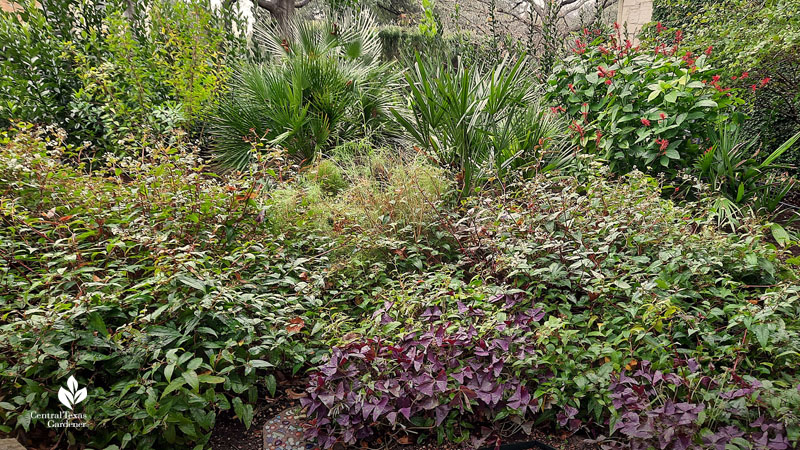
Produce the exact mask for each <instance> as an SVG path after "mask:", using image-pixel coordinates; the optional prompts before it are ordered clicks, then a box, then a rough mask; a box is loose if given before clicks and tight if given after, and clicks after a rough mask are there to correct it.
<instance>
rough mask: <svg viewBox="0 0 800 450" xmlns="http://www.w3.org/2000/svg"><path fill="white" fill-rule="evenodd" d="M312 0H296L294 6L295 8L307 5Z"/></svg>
mask: <svg viewBox="0 0 800 450" xmlns="http://www.w3.org/2000/svg"><path fill="white" fill-rule="evenodd" d="M310 1H311V0H298V1H296V2H294V7H295V8H302V7H303V6H306V5H307V4H308V2H310Z"/></svg>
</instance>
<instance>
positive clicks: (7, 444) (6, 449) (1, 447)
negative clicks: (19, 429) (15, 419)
mask: <svg viewBox="0 0 800 450" xmlns="http://www.w3.org/2000/svg"><path fill="white" fill-rule="evenodd" d="M0 450H25V447H23V446H22V444H20V443H19V442H18V441H17V440H16V439H0Z"/></svg>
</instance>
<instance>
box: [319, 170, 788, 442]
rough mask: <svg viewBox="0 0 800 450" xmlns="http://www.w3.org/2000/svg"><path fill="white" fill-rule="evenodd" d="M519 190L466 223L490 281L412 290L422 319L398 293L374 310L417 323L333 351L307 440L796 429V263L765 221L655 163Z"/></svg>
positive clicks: (742, 435) (737, 436)
mask: <svg viewBox="0 0 800 450" xmlns="http://www.w3.org/2000/svg"><path fill="white" fill-rule="evenodd" d="M518 188H519V189H515V190H513V193H512V194H508V196H502V195H489V194H487V195H486V196H485V197H484V198H480V199H475V202H474V204H472V205H471V206H472V208H471V209H470V211H469V213H468V214H467V216H466V218H465V223H464V224H463V226H462V227H461V228H460V231H459V236H460V238H461V239H463V240H464V241H465V242H470V243H471V245H472V247H471V250H470V252H469V253H468V255H469V256H467V257H466V259H465V260H463V261H462V263H463V264H464V265H465V266H468V267H471V268H472V271H473V273H479V274H480V277H481V278H480V281H478V279H476V278H472V279H471V283H467V282H466V281H467V280H464V281H463V282H462V284H460V285H456V286H459V287H460V289H456V290H455V292H451V293H450V295H446V296H444V297H440V298H437V299H435V300H433V301H430V300H428V299H412V300H410V302H412V303H411V304H412V305H414V307H413V309H412V310H414V311H416V312H417V314H416V315H415V317H409V308H410V305H409V300H405V301H402V302H401V301H398V302H396V303H394V302H387V304H386V305H384V307H383V308H381V309H379V310H378V311H377V312H376V314H375V316H374V319H373V320H375V321H377V322H379V323H382V324H397V325H396V329H401V328H403V329H404V333H400V334H398V335H397V336H396V337H389V336H385V335H382V334H381V335H372V336H365V337H364V338H362V339H359V340H356V341H354V342H350V343H348V344H346V345H344V346H341V347H337V348H334V350H333V352H332V354H331V356H330V359H329V360H328V362H327V363H325V364H322V365H321V366H320V368H319V372H318V373H316V374H312V375H311V376H310V380H311V385H310V387H309V389H308V392H309V394H310V396H309V397H308V399H306V400H304V404H306V405H308V407H309V411H310V412H311V413H312V418H313V422H312V424H313V427H312V428H311V430H310V434H309V436H311V437H314V438H316V439H319V441H320V442H322V443H324V444H326V446H329V445H331V444H332V443H334V442H337V441H338V440H341V441H343V442H345V443H355V442H357V440H358V439H362V438H365V437H368V436H371V435H374V434H375V433H377V432H378V431H379V430H385V429H389V428H392V429H395V430H397V429H401V430H402V429H406V430H408V432H410V433H413V434H415V435H417V436H419V437H420V438H424V437H427V436H428V435H432V436H436V437H437V438H438V439H439V442H443V441H445V440H454V441H456V442H459V441H465V440H467V439H469V438H471V439H472V440H471V441H470V442H471V444H470V447H474V446H476V445H478V444H479V443H480V442H485V441H486V439H491V441H494V440H495V439H498V437H499V436H501V435H502V434H503V432H504V431H505V432H508V431H509V429H508V428H507V425H508V424H509V423H511V424H516V427H517V428H516V429H518V430H519V429H522V430H529V429H530V427H531V426H532V425H533V421H534V420H537V419H538V420H542V419H543V418H547V419H549V420H550V421H551V423H557V424H559V425H560V426H562V427H564V428H566V429H572V430H577V429H579V428H584V429H589V430H594V432H596V433H597V434H596V439H595V441H596V442H597V443H599V444H601V445H602V446H604V447H607V448H618V447H624V448H627V447H632V448H651V446H656V448H689V447H692V446H703V445H708V446H709V447H710V446H712V444H713V445H716V446H719V448H722V447H724V445H726V444H733V445H742V443H743V442H750V443H752V442H755V443H761V444H763V448H789V446H790V442H796V441H797V439H798V432H800V430H799V429H798V427H797V423H798V422H797V415H796V414H797V413H796V411H797V406H798V402H800V390H799V389H798V387H799V386H800V385H799V383H798V374H797V371H796V370H797V362H798V361H797V358H798V342H800V341H798V339H797V337H798V336H797V324H796V315H797V308H798V293H800V291H798V288H797V282H796V277H797V275H796V270H795V269H794V268H793V266H792V264H796V263H797V261H796V260H794V261H793V262H792V263H789V264H786V263H783V262H782V261H781V258H780V257H779V253H780V252H779V253H775V248H774V247H773V246H772V245H770V244H767V243H765V242H764V238H763V235H762V234H761V232H760V231H759V226H758V225H756V224H754V228H752V229H751V231H750V232H749V233H745V234H744V236H745V237H743V235H739V234H728V233H724V232H720V231H718V230H717V229H716V227H715V224H714V222H713V221H712V220H710V219H709V218H708V217H707V216H706V217H702V216H700V215H698V214H697V212H698V210H697V209H696V208H703V207H704V206H702V205H703V203H698V204H694V205H689V206H687V207H676V206H674V205H673V204H672V202H671V201H668V200H663V199H661V197H660V189H659V186H658V183H657V182H655V181H654V180H652V179H650V178H648V177H645V176H643V175H641V174H635V175H632V176H631V177H628V178H626V179H622V180H618V181H609V180H607V179H606V178H605V177H604V176H600V175H592V176H590V178H589V179H588V180H584V181H583V182H578V181H577V180H575V179H570V178H564V179H562V180H548V179H546V178H544V177H540V178H537V179H535V180H532V181H530V182H527V183H525V184H524V185H523V186H519V187H518ZM497 289H502V290H501V291H500V292H497ZM493 291H494V292H493ZM722 330H724V331H722ZM746 335H749V336H750V338H747V336H746ZM504 426H506V428H505V429H504ZM606 426H608V428H606ZM609 433H610V434H609ZM742 448H750V444H749V443H748V444H745V446H744V447H742Z"/></svg>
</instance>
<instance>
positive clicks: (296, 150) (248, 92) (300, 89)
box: [211, 12, 398, 168]
mask: <svg viewBox="0 0 800 450" xmlns="http://www.w3.org/2000/svg"><path fill="white" fill-rule="evenodd" d="M256 33H257V37H258V38H259V40H260V42H261V44H262V45H264V46H265V47H266V49H267V50H268V51H269V52H270V53H271V54H272V56H273V61H270V62H267V63H262V64H259V65H248V66H245V67H244V68H242V69H241V70H240V71H239V72H238V73H237V74H236V76H235V78H234V81H233V86H232V88H231V92H230V94H229V95H228V96H227V98H226V99H225V100H224V101H223V102H222V104H221V105H220V108H219V111H218V113H217V115H216V117H215V118H214V120H213V122H212V128H211V132H212V135H213V137H214V140H215V146H216V150H215V152H216V155H217V159H218V161H219V162H221V163H222V164H224V165H226V166H230V167H235V168H244V167H246V166H247V164H248V163H249V161H250V158H251V156H252V150H253V144H255V143H259V142H264V141H266V142H269V143H270V144H272V145H282V146H284V147H286V148H287V149H288V150H289V153H290V155H292V156H295V157H297V158H298V159H301V160H309V161H310V160H311V159H313V158H314V157H315V156H316V155H317V154H319V153H320V152H325V151H329V150H331V149H332V148H334V147H336V146H337V145H339V144H342V143H344V142H346V141H348V140H356V139H361V138H371V139H373V140H375V141H380V140H384V141H385V140H386V138H387V135H391V132H390V125H391V122H390V121H389V120H387V119H388V118H389V108H390V107H392V106H395V105H396V104H397V102H398V98H397V95H396V91H395V87H396V84H397V83H396V81H397V74H396V71H394V70H393V69H392V66H391V64H388V63H383V62H381V60H380V53H381V46H380V40H379V39H378V35H377V31H376V29H375V22H374V18H373V17H372V16H371V14H369V13H367V12H360V13H345V14H343V15H340V16H330V17H327V18H326V19H325V20H324V21H322V22H310V21H301V20H297V21H294V22H293V23H292V25H291V27H290V29H289V31H288V33H289V38H288V39H285V38H284V37H283V36H284V34H283V33H282V31H281V30H279V29H278V28H276V27H275V26H264V27H262V28H261V29H259V30H257V31H256Z"/></svg>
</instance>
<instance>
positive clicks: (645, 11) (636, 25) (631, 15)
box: [617, 0, 653, 36]
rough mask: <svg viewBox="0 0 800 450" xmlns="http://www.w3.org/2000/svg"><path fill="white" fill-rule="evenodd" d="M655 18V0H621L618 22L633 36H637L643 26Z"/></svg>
mask: <svg viewBox="0 0 800 450" xmlns="http://www.w3.org/2000/svg"><path fill="white" fill-rule="evenodd" d="M652 18H653V0H619V9H618V13H617V22H618V23H619V24H620V25H622V26H623V27H625V28H626V29H627V31H628V33H629V34H630V35H631V36H636V35H637V34H639V31H641V30H642V26H644V25H645V24H646V23H648V22H650V21H651V20H652Z"/></svg>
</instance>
